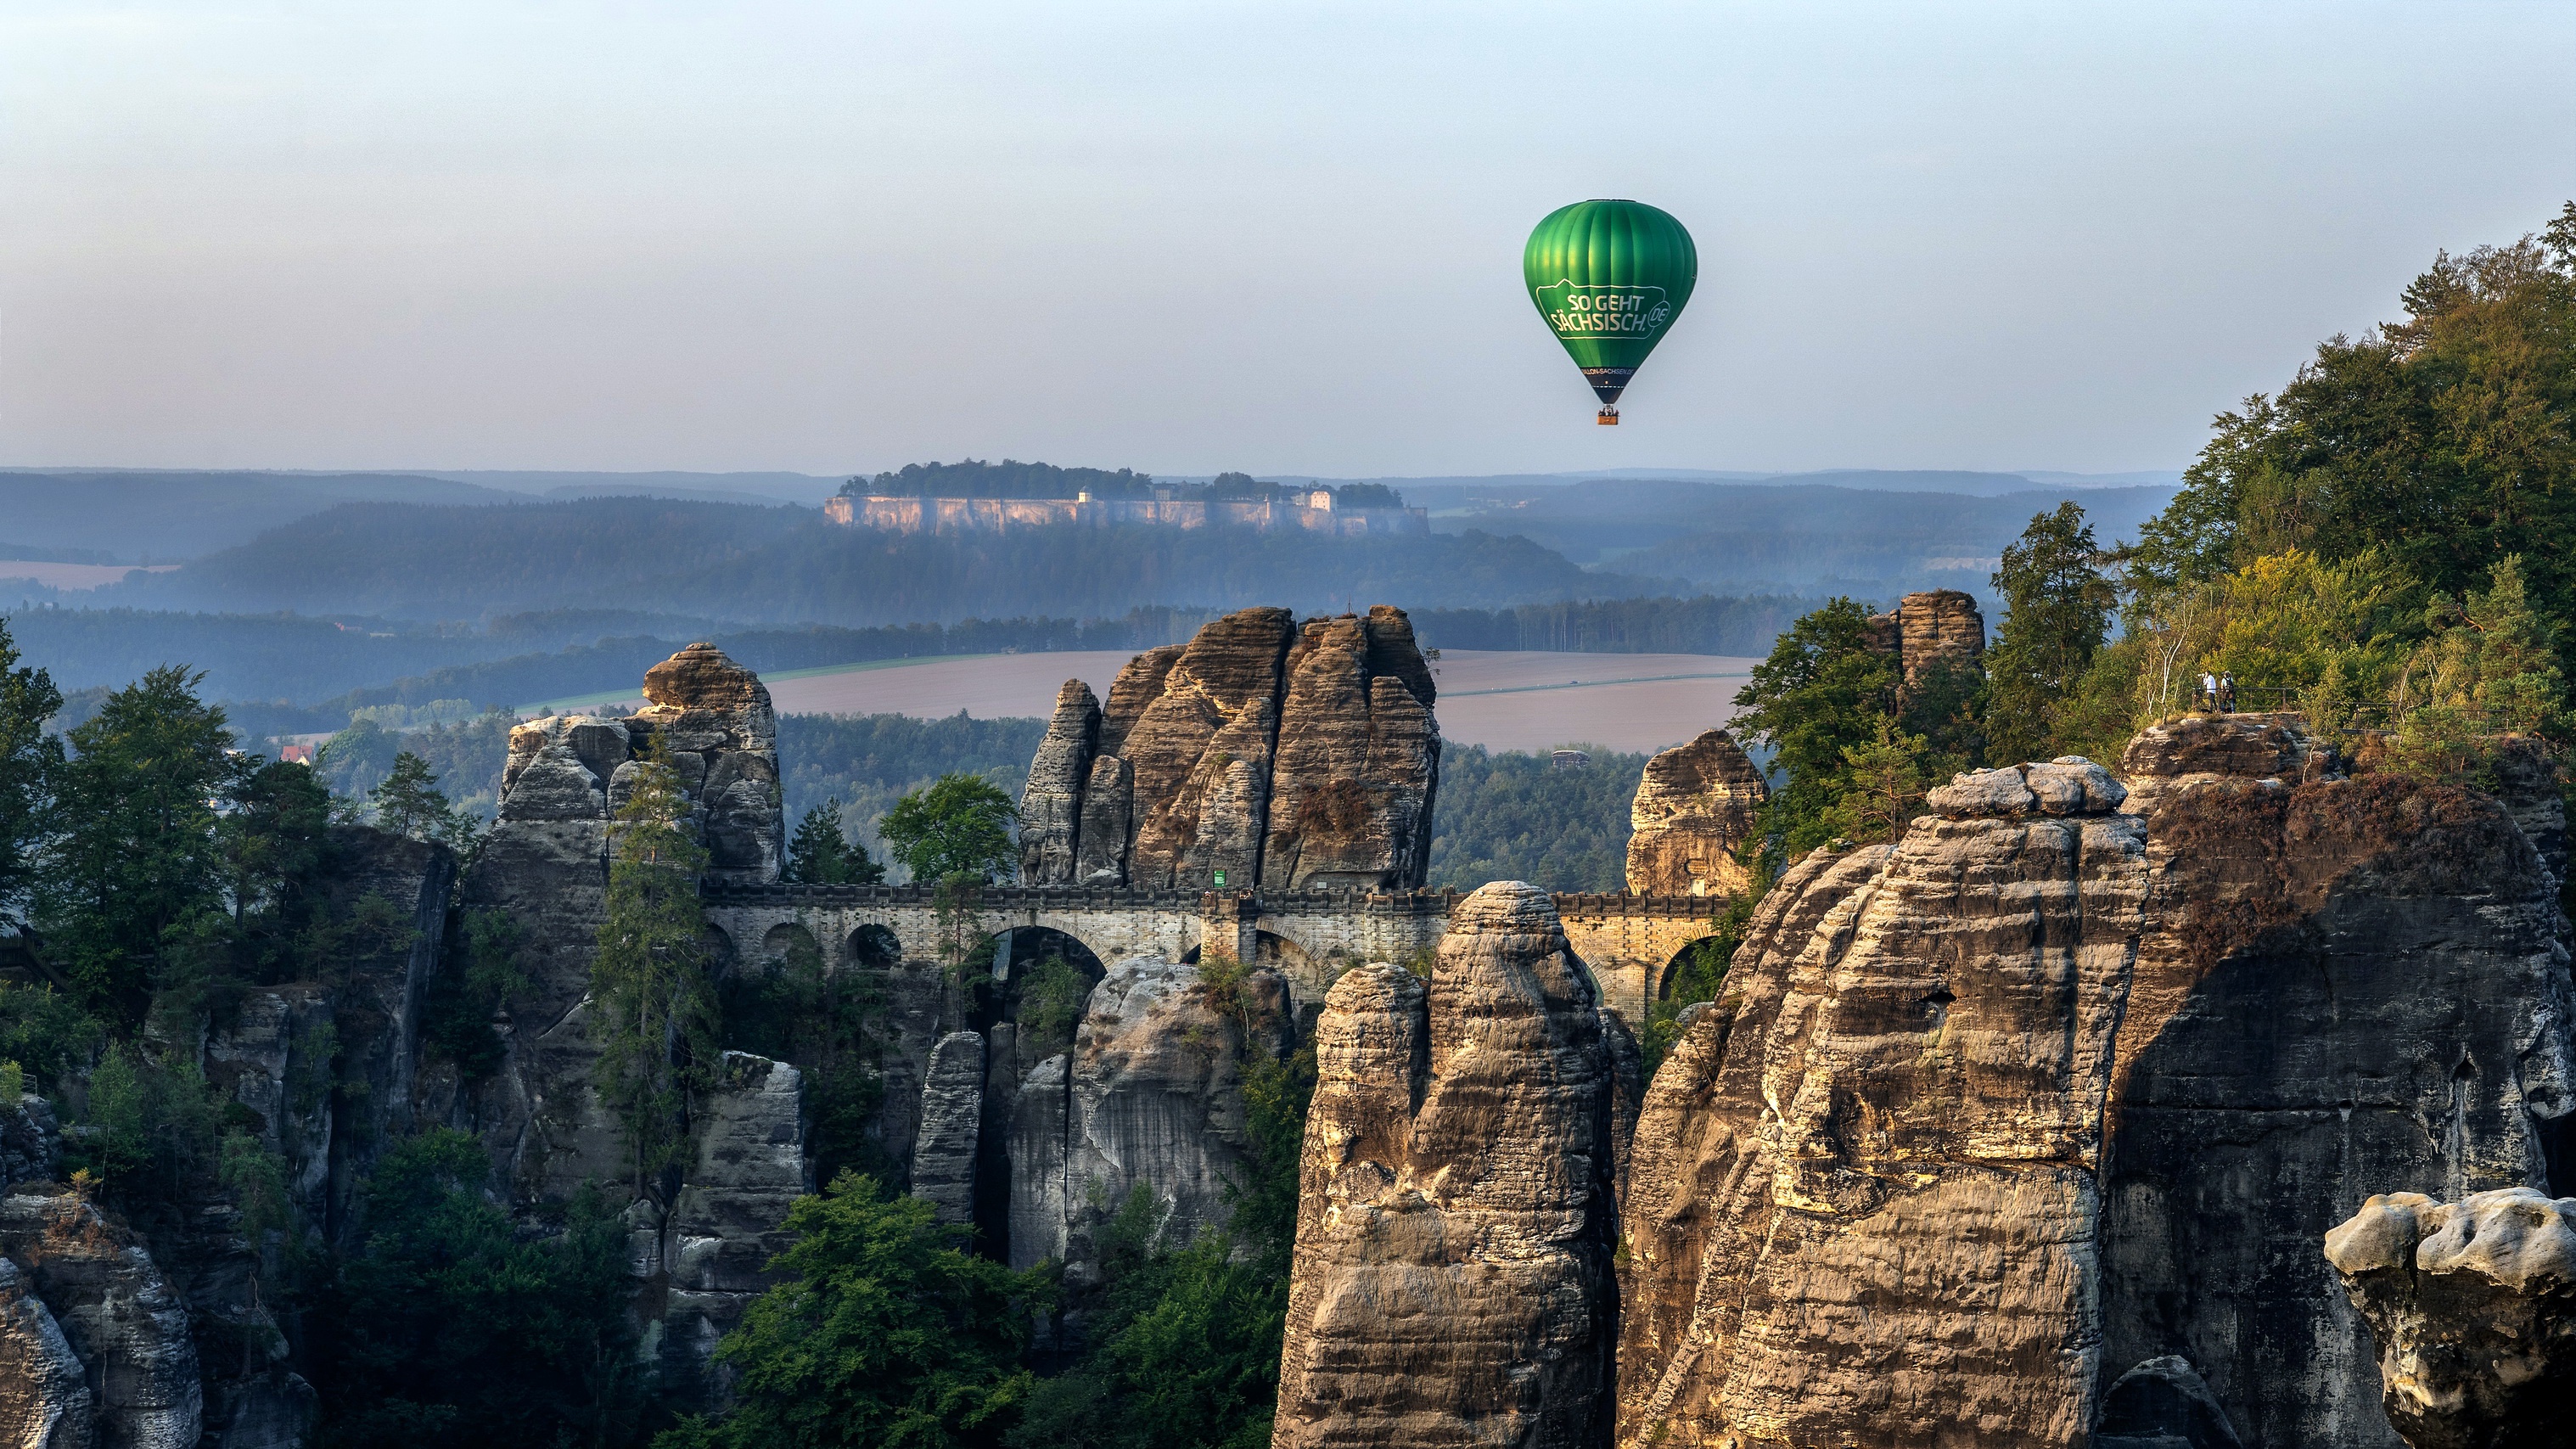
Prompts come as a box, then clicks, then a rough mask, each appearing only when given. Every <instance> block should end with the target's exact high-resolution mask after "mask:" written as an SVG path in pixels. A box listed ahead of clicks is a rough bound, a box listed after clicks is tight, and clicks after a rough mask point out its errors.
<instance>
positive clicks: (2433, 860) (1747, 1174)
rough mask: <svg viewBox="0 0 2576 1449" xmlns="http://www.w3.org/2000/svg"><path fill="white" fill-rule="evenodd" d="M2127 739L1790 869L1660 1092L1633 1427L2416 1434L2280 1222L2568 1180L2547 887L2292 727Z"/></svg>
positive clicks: (2421, 795) (1767, 1439)
mask: <svg viewBox="0 0 2576 1449" xmlns="http://www.w3.org/2000/svg"><path fill="white" fill-rule="evenodd" d="M2124 766H2125V768H2126V773H2127V775H2128V777H2129V778H2128V782H2127V784H2128V786H2129V788H2128V789H2127V790H2126V791H2125V792H2124V790H2123V786H2122V784H2121V783H2120V782H2118V781H2115V780H2113V779H2112V778H2111V777H2110V776H2109V775H2108V774H2107V773H2105V772H2104V771H2102V770H2101V769H2099V768H2098V767H2096V766H2094V765H2092V764H2089V763H2087V762H2084V761H2080V760H2074V759H2066V760H2060V761H2056V762H2054V763H2052V764H2048V765H2028V766H2021V767H2017V768H2014V769H2009V770H1991V771H1983V772H1978V773H1976V774H1971V775H1964V776H1961V777H1959V778H1957V779H1956V780H1954V781H1952V782H1951V783H1950V784H1949V785H1947V786H1945V787H1943V788H1941V789H1938V790H1935V791H1934V792H1932V795H1931V797H1930V799H1929V801H1928V802H1927V803H1928V804H1929V806H1930V807H1931V808H1932V810H1933V811H1934V812H1935V813H1934V814H1933V815H1931V816H1929V817H1927V818H1925V819H1922V820H1918V821H1916V822H1915V823H1914V824H1913V825H1912V826H1911V827H1910V828H1909V829H1908V831H1907V832H1906V833H1905V835H1904V836H1903V837H1902V838H1901V839H1900V840H1899V841H1897V842H1896V843H1895V844H1894V845H1893V846H1879V847H1871V848H1869V849H1866V850H1855V851H1849V852H1845V853H1843V854H1840V855H1836V854H1833V853H1831V852H1818V853H1817V854H1815V855H1813V856H1811V857H1809V858H1808V859H1807V860H1804V861H1802V862H1800V863H1799V864H1798V865H1797V866H1796V867H1795V868H1794V869H1793V870H1792V871H1791V872H1790V873H1789V874H1788V875H1787V876H1786V877H1785V878H1784V879H1783V881H1782V882H1781V883H1780V885H1779V886H1778V887H1776V888H1775V889H1774V891H1773V893H1772V894H1771V895H1770V896H1769V897H1767V898H1766V899H1765V901H1764V903H1763V905H1762V908H1761V910H1760V912H1759V913H1758V915H1757V916H1756V919H1755V921H1754V922H1753V924H1752V930H1751V933H1750V935H1749V936H1748V939H1747V940H1746V942H1745V944H1744V946H1743V947H1742V949H1741V950H1739V952H1738V953H1737V955H1736V958H1735V962H1734V967H1733V970H1732V971H1731V973H1730V975H1729V977H1728V980H1727V984H1726V995H1725V997H1724V999H1723V1000H1722V1001H1720V1002H1718V1003H1715V1004H1713V1005H1711V1006H1709V1007H1707V1008H1703V1009H1702V1010H1700V1011H1699V1012H1698V1013H1697V1014H1696V1015H1695V1016H1693V1017H1692V1018H1690V1019H1689V1020H1688V1021H1687V1025H1686V1027H1685V1029H1684V1031H1683V1034H1682V1036H1681V1039H1680V1041H1679V1042H1678V1043H1677V1044H1676V1046H1675V1047H1674V1049H1673V1051H1672V1053H1671V1054H1670V1056H1668V1057H1667V1059H1666V1061H1665V1063H1664V1065H1663V1067H1662V1069H1661V1071H1660V1072H1659V1073H1658V1074H1657V1076H1656V1078H1655V1081H1654V1083H1653V1084H1652V1086H1651V1087H1650V1088H1649V1089H1648V1092H1647V1096H1646V1102H1645V1105H1644V1109H1643V1112H1642V1114H1641V1116H1640V1119H1639V1126H1638V1132H1637V1142H1636V1146H1635V1149H1634V1153H1633V1157H1632V1160H1631V1164H1630V1168H1629V1186H1628V1190H1627V1192H1626V1193H1625V1194H1624V1196H1623V1209H1622V1210H1623V1228H1624V1239H1623V1240H1624V1243H1625V1245H1626V1247H1627V1249H1628V1256H1627V1258H1626V1260H1625V1262H1624V1265H1623V1271H1622V1303H1623V1322H1622V1337H1621V1360H1620V1370H1621V1372H1620V1381H1619V1398H1620V1420H1619V1426H1618V1439H1619V1442H1620V1443H1621V1444H1623V1445H1626V1444H1644V1443H1649V1442H1656V1441H1657V1440H1658V1436H1661V1441H1662V1442H1682V1443H1698V1442H1712V1443H1713V1442H1718V1441H1720V1440H1721V1439H1723V1440H1724V1442H1728V1443H1731V1444H1737V1445H1743V1446H1753V1445H1782V1446H1786V1445H1801V1446H1803V1445H1809V1444H1827V1443H1830V1444H1837V1445H1854V1446H1875V1445H1887V1446H1893V1445H1900V1444H1917V1443H1941V1442H1953V1441H1955V1442H1958V1443H1962V1444H1965V1443H1971V1442H1973V1443H1977V1444H1980V1445H2016V1444H2032V1445H2042V1444H2045V1445H2068V1446H2072V1445H2076V1444H2082V1443H2085V1442H2086V1441H2087V1440H2086V1436H2087V1435H2089V1434H2098V1435H2099V1436H2100V1439H2099V1440H2098V1442H2100V1443H2103V1444H2109V1443H2113V1442H2119V1441H2122V1440H2126V1441H2130V1442H2144V1443H2157V1444H2163V1445H2168V1446H2169V1444H2171V1443H2183V1444H2225V1443H2228V1442H2230V1436H2233V1437H2234V1438H2235V1439H2241V1442H2242V1443H2245V1444H2270V1445H2299V1446H2309V1445H2332V1446H2387V1445H2390V1444H2393V1443H2394V1442H2395V1441H2394V1440H2393V1438H2392V1437H2391V1433H2390V1430H2389V1429H2388V1427H2387V1425H2386V1422H2385V1420H2384V1418H2383V1417H2382V1415H2381V1414H2380V1411H2379V1406H2378V1398H2379V1390H2378V1384H2377V1376H2376V1374H2375V1373H2374V1372H2373V1370H2372V1367H2371V1358H2370V1353H2369V1346H2368V1340H2367V1337H2366V1335H2365V1334H2364V1333H2363V1331H2362V1327H2361V1325H2360V1323H2359V1322H2358V1320H2356V1319H2354V1318H2353V1317H2352V1316H2351V1314H2350V1313H2349V1311H2348V1310H2346V1309H2345V1308H2344V1307H2343V1305H2342V1300H2341V1296H2340V1294H2339V1293H2338V1292H2337V1291H2336V1286H2335V1283H2334V1281H2333V1278H2332V1276H2331V1271H2330V1269H2329V1267H2328V1265H2327V1264H2325V1263H2324V1262H2323V1261H2322V1260H2319V1259H2317V1258H2315V1257H2313V1256H2311V1255H2307V1254H2299V1253H2286V1252H2284V1251H2282V1248H2281V1245H2282V1244H2285V1243H2298V1242H2310V1243H2312V1242H2315V1241H2316V1240H2317V1239H2318V1238H2319V1237H2320V1236H2321V1235H2322V1234H2323V1233H2324V1232H2325V1231H2326V1229H2327V1228H2329V1227H2331V1226H2332V1225H2333V1224H2335V1223H2336V1222H2338V1221H2340V1220H2342V1219H2343V1218H2344V1217H2345V1216H2346V1215H2348V1214H2349V1213H2350V1212H2351V1211H2352V1209H2353V1207H2354V1206H2355V1204H2356V1202H2357V1196H2358V1194H2357V1191H2356V1188H2355V1186H2354V1184H2356V1183H2359V1182H2375V1183H2382V1184H2395V1185H2412V1186H2417V1187H2419V1188H2422V1189H2425V1190H2431V1191H2437V1192H2444V1193H2446V1194H2447V1195H2449V1196H2453V1197H2457V1196H2461V1195H2463V1194H2465V1193H2469V1192H2475V1191H2478V1190H2480V1189H2488V1188H2501V1187H2512V1186H2519V1185H2537V1184H2540V1183H2543V1182H2545V1181H2547V1172H2548V1162H2547V1160H2546V1159H2547V1153H2546V1151H2545V1150H2544V1148H2545V1146H2546V1144H2548V1143H2550V1142H2552V1141H2555V1140H2557V1139H2558V1138H2559V1136H2560V1129H2559V1125H2558V1124H2559V1122H2560V1119H2561V1118H2562V1117H2563V1116H2564V1115H2565V1114H2566V1113H2567V1111H2568V1107H2569V1105H2570V1102H2569V1100H2568V1098H2567V1095H2566V1093H2567V1081H2568V1074H2569V1048H2568V1023H2569V1021H2570V1019H2571V1012H2570V1009H2569V988H2568V980H2567V956H2566V952H2565V949H2564V947H2563V946H2562V945H2561V943H2560V940H2559V936H2558V934H2557V928H2558V918H2557V915H2556V904H2555V890H2554V884H2555V877H2554V875H2553V874H2552V872H2551V871H2550V869H2549V868H2548V866H2547V864H2546V863H2545V862H2544V861H2543V859H2542V857H2541V855H2540V853H2539V852H2538V851H2537V850H2536V849H2535V848H2534V846H2533V844H2532V841H2531V840H2530V839H2529V838H2527V837H2526V835H2525V833H2524V832H2523V830H2522V829H2521V828H2519V827H2518V826H2517V824H2516V816H2515V815H2514V814H2513V813H2511V812H2509V811H2508V810H2506V809H2505V808H2504V807H2502V806H2500V805H2499V804H2498V803H2497V802H2495V801H2493V800H2489V799H2486V798H2484V797H2480V796H2476V795H2473V794H2470V793H2468V792H2465V791H2461V790H2458V789H2454V788H2450V787H2446V786H2437V785H2429V784H2424V783H2421V782H2418V781H2414V780H2411V779H2407V778H2404V777H2397V776H2387V775H2367V774H2365V775H2362V776H2359V777H2357V778H2350V779H2347V778H2344V777H2343V776H2341V775H2340V774H2339V773H2337V772H2336V770H2335V768H2334V761H2333V759H2332V757H2331V754H2330V752H2327V751H2324V750H2321V749H2318V748H2316V747H2314V746H2312V745H2311V744H2310V743H2309V742H2308V741H2307V739H2306V738H2305V736H2304V735H2303V734H2302V733H2301V732H2300V731H2298V730H2297V729H2296V727H2295V724H2294V722H2291V721H2286V720H2283V719H2278V718H2267V717H2260V716H2235V717H2222V718H2214V719H2191V720H2185V721H2181V722H2178V723H2175V724H2172V725H2168V726H2163V727H2159V728H2157V729H2153V730H2149V731H2147V732H2145V733H2144V734H2142V735H2141V736H2140V737H2139V739H2138V740H2137V742H2136V743H2135V744H2134V745H2133V746H2132V747H2131V748H2130V750H2129V752H2128V755H2127V757H2126V759H2125V760H2124ZM2213 1412H2214V1413H2215V1415H2216V1417H2215V1418H2213V1417H2212V1414H2213ZM1945 1435H1946V1436H1950V1437H1949V1438H1947V1439H1945V1438H1944V1436H1945Z"/></svg>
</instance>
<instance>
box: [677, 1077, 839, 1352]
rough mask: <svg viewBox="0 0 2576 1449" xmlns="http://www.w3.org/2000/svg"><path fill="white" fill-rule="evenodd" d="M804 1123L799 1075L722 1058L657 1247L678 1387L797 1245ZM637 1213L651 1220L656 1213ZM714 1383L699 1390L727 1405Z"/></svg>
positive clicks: (806, 1173)
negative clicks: (793, 1226) (792, 1220)
mask: <svg viewBox="0 0 2576 1449" xmlns="http://www.w3.org/2000/svg"><path fill="white" fill-rule="evenodd" d="M805 1115H806V1107H805V1084H804V1076H803V1074H802V1073H800V1072H798V1071H797V1069H796V1068H794V1067H792V1066H789V1065H788V1064H787V1063H785V1062H773V1061H771V1060H769V1059H768V1058H767V1057H759V1056H753V1055H752V1054H750V1053H748V1052H726V1053H725V1054H724V1060H723V1062H722V1064H721V1065H720V1066H719V1068H718V1069H717V1072H716V1078H715V1085H714V1089H713V1090H712V1091H710V1092H709V1093H708V1094H707V1101H706V1104H705V1110H704V1112H703V1113H702V1115H701V1125H700V1128H699V1132H698V1141H697V1150H696V1153H695V1154H694V1160H693V1161H692V1162H691V1163H690V1165H689V1170H688V1173H687V1175H686V1177H685V1178H684V1180H683V1182H682V1185H681V1188H680V1191H679V1195H678V1197H677V1198H676V1199H675V1200H674V1201H673V1202H672V1204H671V1211H670V1216H669V1220H668V1224H667V1231H666V1232H664V1233H663V1234H662V1235H661V1236H660V1238H659V1240H658V1241H657V1242H656V1243H655V1245H654V1247H655V1249H656V1250H657V1251H658V1252H659V1253H661V1254H662V1255H664V1259H665V1271H664V1273H663V1274H662V1275H661V1276H662V1278H663V1280H664V1281H665V1282H667V1284H668V1285H669V1288H668V1294H667V1297H666V1298H665V1301H664V1304H663V1311H662V1334H663V1345H664V1351H665V1367H666V1372H667V1374H668V1376H669V1377H670V1379H671V1380H672V1385H673V1387H674V1388H682V1387H685V1386H687V1385H690V1384H691V1383H692V1382H693V1381H694V1380H695V1378H696V1377H697V1376H698V1375H701V1374H704V1373H707V1372H708V1370H707V1368H706V1367H705V1366H706V1365H707V1364H708V1363H709V1362H710V1360H711V1359H712V1358H713V1356H714V1354H715V1348H716V1343H717V1342H718V1340H720V1339H722V1338H723V1337H724V1335H725V1334H726V1333H727V1332H728V1331H730V1330H731V1329H732V1328H733V1326H734V1325H735V1324H737V1323H739V1322H741V1321H742V1314H743V1310H744V1309H745V1308H747V1307H748V1306H750V1303H751V1300H752V1299H753V1298H755V1297H757V1296H758V1295H759V1294H760V1292H761V1290H763V1289H765V1288H767V1287H768V1286H769V1284H770V1278H769V1274H768V1271H767V1269H768V1264H769V1260H770V1258H771V1257H772V1256H773V1255H775V1254H777V1253H780V1252H783V1251H785V1250H786V1249H787V1248H788V1247H789V1246H790V1245H791V1244H792V1243H793V1242H794V1241H795V1239H794V1238H793V1237H792V1236H791V1235H790V1234H789V1233H788V1232H787V1231H786V1222H787V1209H788V1207H789V1206H790V1205H791V1204H793V1203H794V1202H795V1201H796V1199H797V1198H798V1197H800V1196H802V1195H804V1194H806V1193H810V1192H812V1191H813V1190H814V1188H815V1186H816V1184H815V1182H814V1164H813V1161H812V1159H810V1158H808V1157H807V1156H806V1155H805V1150H806V1149H805V1129H806V1121H805ZM638 1207H640V1208H643V1209H644V1210H645V1211H646V1212H647V1213H649V1212H650V1211H651V1208H650V1204H638ZM717 1377H718V1381H717V1382H713V1383H709V1384H706V1385H703V1386H702V1387H700V1388H699V1390H698V1396H699V1397H700V1398H701V1399H702V1400H720V1399H721V1396H722V1393H723V1387H724V1382H723V1373H722V1371H721V1370H720V1369H719V1370H718V1371H717Z"/></svg>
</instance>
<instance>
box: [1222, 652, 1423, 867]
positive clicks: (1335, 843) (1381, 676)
mask: <svg viewBox="0 0 2576 1449" xmlns="http://www.w3.org/2000/svg"><path fill="white" fill-rule="evenodd" d="M1287 673H1288V682H1287V699H1286V702H1285V703H1284V704H1283V706H1282V707H1281V710H1280V722H1279V748H1278V753H1277V757H1276V759H1275V761H1274V763H1273V764H1272V766H1271V784H1270V797H1271V800H1270V829H1269V834H1268V837H1267V839H1266V841H1265V842H1264V844H1263V847H1262V856H1261V886H1262V888H1263V889H1264V890H1272V891H1297V890H1311V889H1316V888H1319V887H1356V888H1358V889H1362V890H1387V889H1391V888H1401V887H1408V886H1416V885H1420V884H1421V883H1422V879H1423V876H1424V874H1425V873H1426V872H1427V871H1428V870H1429V869H1430V865H1431V808H1432V796H1433V794H1434V793H1435V791H1436V790H1437V789H1438V786H1439V782H1440V731H1439V727H1438V726H1437V725H1436V724H1435V723H1434V722H1433V721H1432V718H1431V702H1432V698H1433V695H1432V686H1431V674H1430V671H1429V670H1428V669H1427V668H1426V667H1425V666H1424V665H1423V662H1422V654H1421V651H1420V650H1419V649H1417V648H1416V647H1415V646H1414V642H1413V625H1412V623H1411V621H1409V620H1407V619H1406V618H1405V617H1404V615H1403V613H1402V611H1400V610H1396V609H1391V608H1388V607H1386V606H1385V605H1382V604H1381V605H1379V606H1378V607H1376V608H1374V609H1371V610H1370V611H1369V616H1368V617H1367V618H1365V619H1361V618H1356V617H1354V616H1352V615H1348V614H1345V615H1343V616H1341V617H1340V618H1336V619H1309V620H1307V621H1306V622H1305V623H1304V624H1303V625H1301V626H1300V627H1299V631H1298V640H1297V643H1296V645H1295V646H1294V647H1293V648H1291V649H1290V650H1289V651H1288V668H1287Z"/></svg>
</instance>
